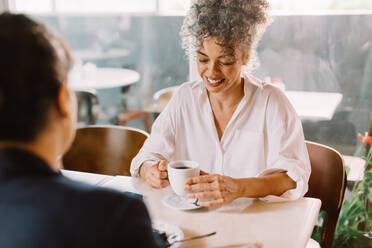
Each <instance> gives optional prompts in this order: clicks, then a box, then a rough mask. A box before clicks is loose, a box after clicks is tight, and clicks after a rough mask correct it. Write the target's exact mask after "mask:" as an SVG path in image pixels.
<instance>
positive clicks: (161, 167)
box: [158, 160, 168, 171]
mask: <svg viewBox="0 0 372 248" xmlns="http://www.w3.org/2000/svg"><path fill="white" fill-rule="evenodd" d="M167 166H168V163H167V161H165V160H161V161H160V162H159V164H158V168H159V170H160V171H167Z"/></svg>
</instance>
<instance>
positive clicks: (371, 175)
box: [364, 171, 372, 179]
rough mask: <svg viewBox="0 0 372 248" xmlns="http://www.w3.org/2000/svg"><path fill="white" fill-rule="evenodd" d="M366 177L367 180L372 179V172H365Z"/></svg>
mask: <svg viewBox="0 0 372 248" xmlns="http://www.w3.org/2000/svg"><path fill="white" fill-rule="evenodd" d="M364 177H365V178H367V179H372V172H369V171H366V172H364Z"/></svg>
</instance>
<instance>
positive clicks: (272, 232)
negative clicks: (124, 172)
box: [63, 172, 321, 248]
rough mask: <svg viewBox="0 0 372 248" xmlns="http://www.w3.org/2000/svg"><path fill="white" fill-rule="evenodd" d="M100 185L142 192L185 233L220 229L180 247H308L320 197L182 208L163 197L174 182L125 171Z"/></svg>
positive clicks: (153, 210)
mask: <svg viewBox="0 0 372 248" xmlns="http://www.w3.org/2000/svg"><path fill="white" fill-rule="evenodd" d="M63 174H65V175H66V176H67V177H70V176H69V174H68V173H67V174H66V173H65V172H63ZM78 175H79V172H77V174H76V173H75V174H74V177H71V178H73V179H75V180H79V181H84V180H85V177H87V176H88V175H87V174H86V173H84V174H81V178H79V177H78ZM103 177H105V176H103ZM93 184H94V183H93ZM100 185H102V186H104V187H105V186H108V187H110V188H116V189H118V190H122V191H125V190H128V191H134V192H137V193H142V194H143V195H144V201H145V203H146V205H147V207H148V209H149V211H150V214H151V217H152V219H155V220H161V221H164V222H167V223H171V224H175V225H178V226H179V227H180V228H181V229H182V230H183V232H184V234H185V237H190V236H194V235H198V234H205V233H209V232H212V231H216V232H217V234H216V235H214V236H212V237H208V238H205V239H200V240H194V241H189V242H187V243H183V244H182V245H181V247H244V246H247V245H249V244H251V243H253V242H260V243H262V244H263V247H264V248H271V247H273V248H274V247H275V248H277V247H305V246H306V244H307V242H308V240H309V238H310V235H311V233H312V230H313V227H314V224H315V221H316V219H317V216H318V212H319V209H320V205H321V203H320V200H318V199H313V198H302V199H300V200H297V201H293V202H283V203H265V202H262V201H258V200H253V199H238V200H236V201H234V202H233V203H230V204H228V205H226V206H224V207H221V208H209V209H208V208H202V209H197V210H192V211H179V210H175V209H170V208H167V207H165V206H164V205H163V204H162V202H161V200H162V198H163V197H164V196H165V195H167V194H169V193H171V192H172V190H171V189H170V187H168V188H165V189H162V190H157V189H152V188H150V187H149V186H148V185H146V184H145V183H144V182H143V181H142V180H141V179H138V178H131V177H123V176H117V177H113V178H112V177H110V180H107V181H106V182H105V183H103V184H100Z"/></svg>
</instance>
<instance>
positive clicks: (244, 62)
mask: <svg viewBox="0 0 372 248" xmlns="http://www.w3.org/2000/svg"><path fill="white" fill-rule="evenodd" d="M249 55H250V54H249V52H245V53H244V54H243V65H247V63H248V60H249Z"/></svg>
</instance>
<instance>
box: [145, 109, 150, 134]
mask: <svg viewBox="0 0 372 248" xmlns="http://www.w3.org/2000/svg"><path fill="white" fill-rule="evenodd" d="M143 124H144V125H145V128H146V132H148V133H150V132H151V123H150V113H143Z"/></svg>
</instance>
